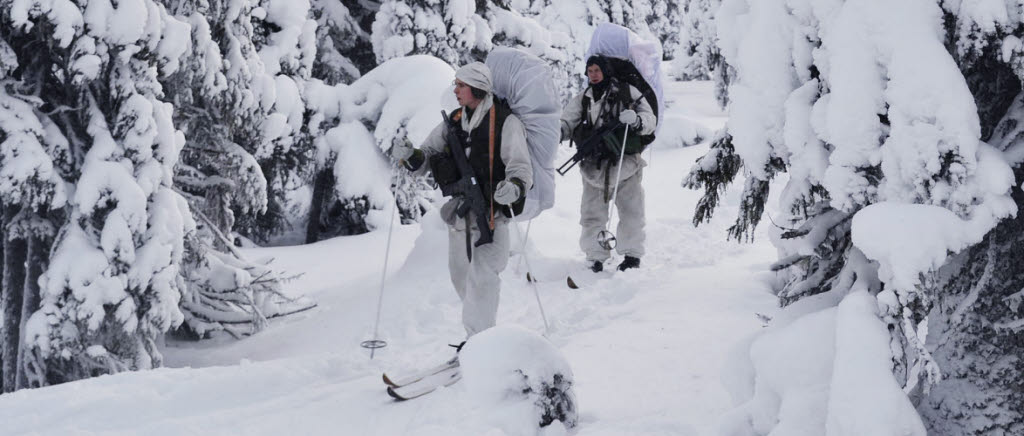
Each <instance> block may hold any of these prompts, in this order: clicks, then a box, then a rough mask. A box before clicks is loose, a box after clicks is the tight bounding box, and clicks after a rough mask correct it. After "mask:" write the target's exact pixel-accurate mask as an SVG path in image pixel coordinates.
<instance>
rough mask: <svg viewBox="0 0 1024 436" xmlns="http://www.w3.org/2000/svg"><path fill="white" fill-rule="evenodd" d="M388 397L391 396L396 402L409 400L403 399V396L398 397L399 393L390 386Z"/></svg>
mask: <svg viewBox="0 0 1024 436" xmlns="http://www.w3.org/2000/svg"><path fill="white" fill-rule="evenodd" d="M388 395H390V396H391V398H394V399H395V401H405V400H406V399H407V398H404V397H402V396H401V395H398V392H395V389H394V388H393V387H391V386H388Z"/></svg>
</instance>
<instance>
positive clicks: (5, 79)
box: [0, 17, 69, 392]
mask: <svg viewBox="0 0 1024 436" xmlns="http://www.w3.org/2000/svg"><path fill="white" fill-rule="evenodd" d="M3 19H4V21H3V22H0V28H9V26H10V24H9V21H7V20H6V17H3ZM4 33H6V34H9V35H10V33H7V32H4ZM37 37H39V35H34V36H26V35H20V36H18V35H14V36H13V38H12V39H11V41H12V42H13V43H15V44H16V46H18V47H19V48H21V47H22V44H24V43H25V42H27V41H31V40H32V39H33V38H37ZM19 54H21V55H22V56H24V55H26V54H27V53H25V52H24V51H21V52H20V53H19V52H17V51H15V50H14V48H12V47H11V46H10V45H9V44H8V40H0V84H2V85H0V141H2V142H0V307H2V310H3V315H2V319H3V325H2V326H0V332H2V334H0V359H2V360H0V361H2V365H0V374H2V376H0V389H2V391H3V392H11V391H13V390H15V389H19V388H21V387H25V386H26V382H27V380H26V377H25V372H24V368H25V366H24V364H23V362H24V354H23V352H22V347H21V334H22V332H23V331H24V325H25V322H26V321H27V320H28V318H29V317H30V316H31V315H32V313H33V312H35V311H36V309H38V308H39V286H38V284H37V283H38V279H39V276H40V275H41V274H42V271H43V270H44V269H45V268H46V261H47V258H48V253H49V250H50V246H51V245H52V242H53V234H54V231H53V228H54V226H53V224H52V223H51V216H53V217H56V219H57V220H59V219H60V213H59V210H60V208H61V207H63V205H64V204H65V202H66V201H67V198H66V192H65V182H64V180H63V178H62V174H61V173H62V171H61V168H62V167H63V168H65V169H66V168H67V164H68V163H69V162H68V158H69V156H68V153H67V152H68V143H67V140H66V139H64V137H63V135H61V134H60V132H59V131H58V130H56V129H55V128H54V124H53V122H52V121H50V120H49V119H48V117H47V116H46V115H45V114H44V113H42V112H41V110H40V109H41V106H42V104H41V103H40V100H39V97H40V96H41V95H42V93H43V90H42V89H41V88H40V87H41V86H43V83H40V82H37V81H36V80H35V79H36V78H37V77H38V76H36V75H35V74H31V73H29V74H28V76H27V78H28V80H21V77H25V76H22V75H20V74H19V75H15V74H14V71H15V70H16V69H18V67H22V72H26V71H31V72H35V71H34V69H35V68H38V67H40V66H41V65H47V63H46V62H41V59H39V58H35V57H22V59H25V60H26V65H19ZM19 76H21V77H19ZM22 92H24V93H25V94H20V93H22Z"/></svg>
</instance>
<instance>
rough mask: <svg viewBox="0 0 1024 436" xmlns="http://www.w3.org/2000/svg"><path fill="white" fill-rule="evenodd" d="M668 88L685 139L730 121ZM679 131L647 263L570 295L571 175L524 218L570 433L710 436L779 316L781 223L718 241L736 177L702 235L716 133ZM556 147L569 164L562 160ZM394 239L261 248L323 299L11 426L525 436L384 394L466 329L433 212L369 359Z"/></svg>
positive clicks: (399, 265)
mask: <svg viewBox="0 0 1024 436" xmlns="http://www.w3.org/2000/svg"><path fill="white" fill-rule="evenodd" d="M666 96H667V103H668V110H667V112H668V114H667V117H666V119H669V120H671V122H672V123H673V127H674V129H671V131H672V132H685V131H691V130H692V129H687V128H683V127H684V126H682V123H686V122H688V121H689V122H695V123H698V124H702V125H703V126H706V127H707V128H710V129H712V130H715V129H718V128H719V127H720V126H721V125H722V124H724V122H725V119H724V115H723V113H722V112H721V111H720V110H719V109H718V108H717V107H716V105H715V103H714V99H713V96H712V85H711V84H710V83H706V82H698V83H678V82H669V83H668V84H667V89H666ZM671 136H672V135H665V136H664V138H663V139H660V140H659V141H663V142H659V143H656V144H655V147H653V151H650V152H647V153H646V154H645V157H646V158H647V159H648V161H649V162H650V166H649V167H648V168H647V170H646V172H645V174H644V179H645V180H644V186H645V188H646V191H647V235H648V239H647V241H648V242H647V247H648V252H647V255H646V256H645V257H644V258H643V265H642V267H641V269H640V270H638V271H630V272H627V273H619V274H616V275H614V276H612V277H610V278H607V279H602V280H600V281H596V282H594V283H592V285H591V286H586V287H584V288H583V289H579V290H570V289H568V288H567V287H566V285H565V283H564V281H565V276H566V274H568V273H572V274H584V273H581V272H580V268H581V267H582V265H583V255H582V253H580V252H579V248H578V246H577V238H578V236H579V225H578V219H579V198H580V193H581V189H582V188H581V184H580V179H579V175H578V173H577V172H575V171H574V172H572V173H570V174H569V175H567V176H566V177H560V178H559V179H558V187H557V197H556V198H557V200H556V205H555V207H554V209H552V210H549V211H547V212H545V213H544V214H542V215H541V216H540V217H539V218H537V219H536V220H535V221H534V222H533V223H532V225H531V229H530V232H529V241H530V244H529V246H528V247H529V249H528V250H526V252H527V254H528V256H529V262H530V263H531V264H532V265H533V266H534V268H535V269H536V270H537V275H538V276H540V277H541V278H542V279H546V280H545V281H542V282H541V283H539V284H538V285H537V287H538V290H539V292H540V298H541V300H542V302H543V304H544V308H545V310H546V313H547V316H548V320H549V322H550V324H551V331H550V332H549V334H548V338H549V339H550V340H551V341H552V342H553V343H554V344H555V345H556V346H557V347H558V348H559V349H560V351H561V353H563V355H564V356H565V358H566V360H567V361H568V363H569V365H570V366H571V368H572V370H573V372H574V374H575V380H576V386H575V390H576V396H577V400H578V406H579V413H580V422H579V426H578V428H577V430H576V431H577V433H576V434H580V435H705V434H715V433H716V428H717V425H718V420H719V418H720V417H721V416H722V415H723V414H724V413H725V412H727V411H728V410H729V409H730V407H731V402H730V398H729V395H728V393H727V391H726V389H725V388H724V387H723V384H722V381H721V379H720V376H721V374H720V371H721V369H722V368H723V367H724V366H725V363H726V360H727V359H728V356H729V353H730V349H731V348H732V347H733V346H734V344H736V343H737V342H739V341H741V340H742V339H743V338H744V337H745V336H747V335H749V334H750V333H752V332H754V331H757V330H758V329H760V328H761V326H762V323H761V321H759V319H758V317H757V316H756V314H758V313H764V314H771V313H773V312H774V311H775V310H776V309H775V307H776V303H775V302H776V300H775V298H774V296H773V295H771V294H770V293H769V285H768V283H769V282H770V280H771V279H772V278H773V275H772V273H769V272H767V265H768V264H769V263H770V262H771V261H772V260H774V258H775V250H774V248H772V246H771V245H770V244H769V242H768V238H767V237H766V236H765V234H764V227H766V226H768V225H770V223H767V222H766V223H763V224H762V226H761V227H762V228H761V230H759V231H758V234H757V238H756V240H755V242H754V243H753V244H743V245H740V244H737V243H735V242H727V241H726V240H725V234H726V233H725V229H726V228H727V227H728V226H729V225H731V224H732V221H733V220H734V218H735V216H736V210H737V205H738V197H739V195H738V194H739V190H740V188H741V187H742V181H737V183H734V184H733V186H732V187H731V188H730V190H729V191H728V193H727V194H726V195H725V196H724V200H723V205H722V207H721V208H720V209H719V210H718V212H717V214H716V215H715V218H714V220H713V221H712V222H711V223H709V224H705V225H703V226H701V227H700V228H694V227H693V225H692V224H691V222H690V219H691V216H692V214H693V209H694V205H695V203H696V201H697V200H698V199H699V198H700V194H701V193H700V192H696V191H690V190H687V189H684V188H682V187H680V181H681V180H682V178H683V177H684V176H685V174H686V173H687V171H688V170H689V168H690V166H691V165H692V163H693V162H694V160H695V159H697V158H698V157H700V156H701V155H702V154H703V153H704V152H705V151H706V150H707V143H706V141H705V143H703V144H700V145H697V146H694V147H687V148H680V147H678V146H677V145H676V144H675V143H674V141H669V138H670V137H671ZM664 142H673V143H664ZM563 153H564V155H563V156H562V158H560V159H559V161H558V162H557V163H558V164H561V161H562V160H564V158H567V157H568V150H563ZM772 204H775V202H774V201H769V205H772ZM526 227H527V226H526V223H521V224H520V228H521V229H522V230H524V231H525V229H526ZM521 237H522V234H521V233H519V234H516V233H513V238H514V239H518V238H521ZM386 238H387V231H386V229H384V230H382V231H376V232H373V233H370V234H366V235H361V236H355V237H345V238H335V239H332V240H328V241H323V242H321V243H318V244H314V245H308V246H299V247H280V248H268V249H253V250H250V251H249V252H248V253H249V255H250V256H252V257H254V258H257V257H272V258H274V259H275V261H274V265H276V266H277V268H279V269H282V270H285V271H287V272H289V273H299V272H301V273H303V275H302V276H301V277H299V278H298V279H296V280H294V281H292V282H289V283H288V286H290V289H292V290H293V292H296V293H302V294H305V295H308V296H310V297H312V298H313V299H315V300H316V301H317V302H318V303H319V306H318V307H317V308H316V309H314V310H312V311H308V312H305V313H302V314H299V315H295V316H292V317H290V318H286V319H282V320H276V321H275V322H273V323H272V326H271V327H270V328H269V329H268V330H267V331H265V332H262V333H260V334H258V335H256V336H253V337H250V338H247V339H244V340H241V341H234V340H230V339H223V340H210V341H205V342H201V343H193V342H174V341H170V342H168V343H167V344H166V345H165V347H164V354H165V358H166V361H165V365H166V366H167V367H166V368H162V369H158V370H154V371H146V372H138V373H129V374H119V375H115V376H104V377H98V378H95V379H91V380H85V381H81V382H76V383H68V384H64V385H59V386H54V387H49V388H44V389H36V390H24V391H19V392H16V393H13V394H7V395H3V396H0V420H2V422H4V425H3V431H4V434H54V435H58V434H59V435H69V434H150V435H153V434H167V435H180V434H211V435H213V434H246V435H264V434H265V435H281V434H323V435H405V434H409V435H490V436H498V435H521V434H527V433H524V432H525V431H527V429H528V428H529V425H528V423H516V422H513V421H511V420H510V419H509V416H508V415H507V414H504V413H503V412H502V411H501V410H489V409H487V408H484V407H481V406H480V405H478V404H474V403H472V402H471V401H470V400H469V399H468V398H467V396H466V395H465V391H464V386H462V385H461V384H455V385H453V386H452V387H450V388H446V389H443V390H441V391H438V392H435V393H433V394H430V395H428V396H426V397H423V398H420V399H417V400H413V401H409V402H404V403H395V402H394V401H392V400H391V398H390V397H388V395H387V394H386V393H385V390H384V386H383V384H382V383H381V381H380V374H381V372H382V371H388V372H401V371H402V370H408V369H411V368H421V367H424V366H427V365H432V364H434V363H437V362H440V361H442V360H444V359H446V358H447V357H449V356H450V355H451V353H452V350H451V349H450V348H449V347H447V345H446V344H448V343H458V342H459V341H461V340H462V336H463V334H464V333H463V329H462V326H461V323H460V310H461V305H460V304H459V301H458V298H457V296H456V294H455V292H454V291H453V289H452V288H451V285H450V283H449V279H448V272H447V267H446V265H447V260H446V244H447V242H446V240H447V239H446V238H447V236H446V234H445V230H444V228H443V224H441V222H440V220H439V219H438V218H437V215H436V213H432V214H429V215H428V216H427V217H426V218H425V219H424V221H423V223H422V224H416V225H408V226H398V227H396V228H395V232H394V237H393V241H392V247H391V261H390V268H389V272H388V277H387V281H386V283H385V288H384V299H383V311H382V314H381V322H380V336H381V338H382V339H385V340H386V341H387V342H388V347H387V348H384V349H382V350H378V352H377V353H376V356H375V358H374V359H373V360H370V358H369V352H368V351H366V350H364V349H362V348H360V346H359V344H360V342H362V341H364V340H367V339H370V338H371V337H372V336H373V324H374V318H375V315H376V312H375V310H376V305H377V298H378V291H379V289H380V276H381V268H382V264H383V260H384V259H383V258H384V251H385V241H386ZM513 245H514V246H516V245H518V244H513ZM619 260H621V259H613V262H612V263H611V264H610V265H615V264H617V262H618V261H619ZM525 272H526V267H525V263H523V262H521V257H520V256H516V255H514V256H513V257H512V259H511V260H510V264H509V268H508V269H506V271H505V273H504V274H503V276H502V279H503V282H502V286H503V288H502V296H501V298H502V301H501V307H500V309H499V314H498V322H499V324H518V325H521V326H523V327H525V328H528V329H532V330H534V331H537V332H543V329H544V327H543V323H542V320H541V317H540V312H539V310H538V307H537V302H536V300H535V297H534V294H533V290H532V288H531V286H530V284H528V283H527V282H526V280H525V278H524V275H525ZM560 432H561V431H560V429H558V428H554V429H549V430H547V431H546V432H545V433H547V434H560Z"/></svg>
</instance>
